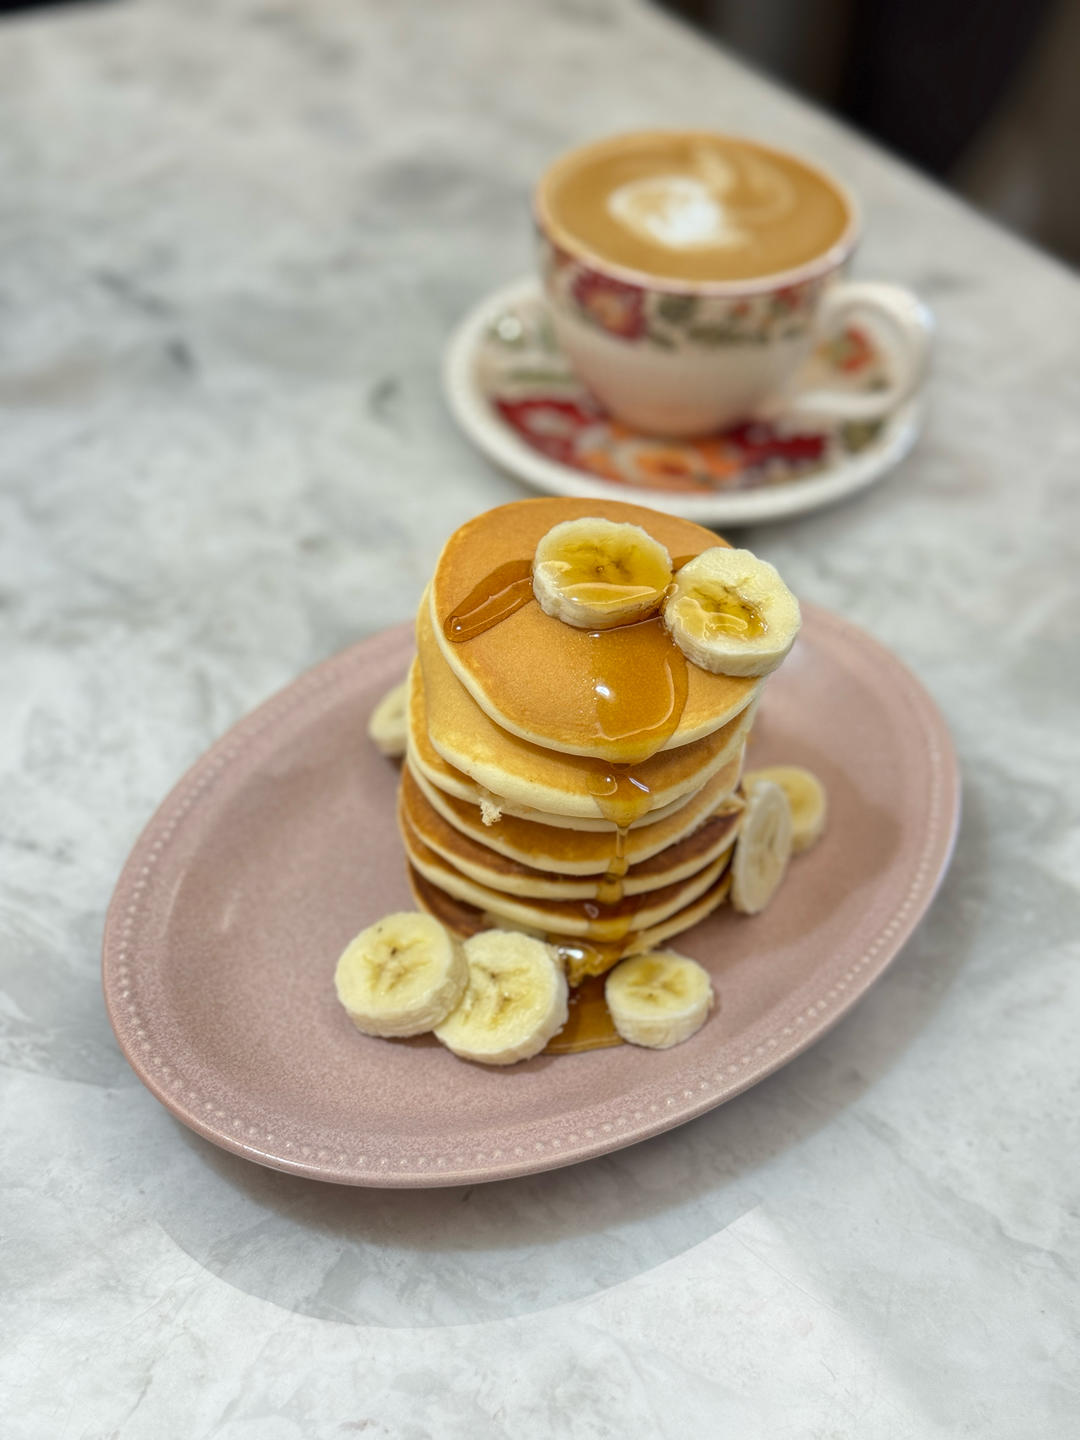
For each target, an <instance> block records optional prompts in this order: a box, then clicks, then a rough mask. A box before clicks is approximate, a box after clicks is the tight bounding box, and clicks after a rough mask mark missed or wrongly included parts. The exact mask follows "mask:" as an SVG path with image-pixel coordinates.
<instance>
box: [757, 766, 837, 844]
mask: <svg viewBox="0 0 1080 1440" xmlns="http://www.w3.org/2000/svg"><path fill="white" fill-rule="evenodd" d="M759 780H771V781H772V782H773V784H774V785H779V786H780V789H781V790H783V792H784V794H785V795H786V796H787V802H788V804H789V805H790V806H791V853H792V854H793V855H801V854H802V853H803V851H804V850H809V849H810V847H811V845H816V844H817V842H818V841H819V840H820V839H821V837H822V835H823V834H824V833H825V821H826V818H827V815H828V801H827V799H826V796H825V786H824V785H823V784H822V783H821V781H820V780H819V779H818V777H817V776H816V775H815V774H814V773H813V771H811V770H804V769H803V768H802V766H801V765H769V766H766V768H765V769H764V770H751V771H750V772H749V773H748V774H746V775H744V776H743V788H744V789H745V790H746V791H750V790H752V789H753V787H754V786H755V785H756V784H757V783H758V781H759Z"/></svg>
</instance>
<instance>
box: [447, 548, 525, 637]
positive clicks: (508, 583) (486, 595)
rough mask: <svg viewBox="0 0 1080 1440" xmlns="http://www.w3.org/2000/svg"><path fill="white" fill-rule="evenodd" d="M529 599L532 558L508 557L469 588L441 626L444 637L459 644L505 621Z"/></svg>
mask: <svg viewBox="0 0 1080 1440" xmlns="http://www.w3.org/2000/svg"><path fill="white" fill-rule="evenodd" d="M532 598H533V589H532V561H531V560H508V561H507V562H506V564H505V565H499V566H497V567H496V568H495V569H494V570H493V571H492V572H491V574H490V575H487V576H485V578H484V579H483V580H481V582H480V584H479V585H477V586H476V588H475V590H471V591H470V592H469V594H468V595H466V597H465V599H464V600H463V601H462V602H461V604H460V605H459V606H458V608H457V609H456V610H455V611H454V613H453V614H452V615H451V616H450V617H449V619H448V620H447V621H446V624H445V625H444V626H443V633H444V634H445V635H446V638H447V639H448V640H450V641H453V643H454V644H455V645H460V644H461V643H462V642H463V641H465V640H472V639H474V638H475V637H476V636H477V635H482V634H483V633H484V631H485V630H490V629H491V627H492V626H493V625H498V623H499V622H500V620H507V619H509V617H510V616H511V615H513V613H514V611H515V610H520V609H521V607H522V606H523V605H528V603H529V601H530V600H531V599H532Z"/></svg>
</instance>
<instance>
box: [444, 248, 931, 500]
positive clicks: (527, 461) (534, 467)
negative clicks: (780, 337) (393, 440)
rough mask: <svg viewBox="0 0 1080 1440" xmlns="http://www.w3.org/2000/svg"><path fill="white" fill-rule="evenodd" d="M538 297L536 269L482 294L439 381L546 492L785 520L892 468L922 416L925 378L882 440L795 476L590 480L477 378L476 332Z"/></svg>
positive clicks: (473, 437)
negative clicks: (711, 483) (755, 483)
mask: <svg viewBox="0 0 1080 1440" xmlns="http://www.w3.org/2000/svg"><path fill="white" fill-rule="evenodd" d="M532 297H535V298H540V285H539V282H538V281H537V279H536V277H535V276H522V277H520V278H519V279H517V280H513V281H511V282H509V283H508V284H506V285H503V286H500V288H499V289H498V290H494V291H491V292H489V293H488V294H487V295H485V296H484V297H483V298H482V299H481V300H479V301H478V302H477V303H476V304H475V305H474V306H473V307H472V308H471V309H470V310H469V311H468V312H467V313H466V314H465V315H464V316H463V317H462V319H461V320H459V321H458V323H457V325H456V326H455V328H454V330H453V331H452V333H451V335H450V338H449V340H448V341H447V343H446V347H445V349H444V351H443V364H442V385H443V393H444V396H445V398H446V402H447V405H448V407H449V409H450V413H451V415H452V416H453V418H454V420H455V421H456V422H457V424H458V426H459V428H460V429H461V430H462V431H463V432H464V434H465V436H466V437H467V438H468V439H469V440H470V441H471V442H472V444H473V445H474V446H475V447H476V449H477V450H479V451H480V453H481V454H482V455H483V456H485V458H486V459H487V460H489V461H490V462H491V463H492V464H493V465H494V466H495V467H496V468H497V469H499V470H501V471H503V472H504V473H505V474H508V475H510V476H511V477H512V478H513V479H515V480H518V481H520V482H521V483H523V484H526V485H531V486H532V487H533V488H534V489H538V490H541V491H543V492H544V493H545V494H548V495H562V496H571V497H573V498H575V499H584V500H616V499H622V500H625V501H627V502H628V503H629V502H632V503H634V504H639V505H648V506H651V507H652V508H653V509H654V510H664V511H666V512H667V513H668V514H670V515H679V516H681V517H682V518H683V519H684V520H695V521H697V522H698V523H699V524H702V523H709V522H712V523H714V524H726V525H753V524H758V523H767V522H769V521H772V520H789V519H793V518H794V517H796V516H798V515H805V514H807V513H809V512H811V511H814V510H820V509H823V508H824V507H825V506H828V505H832V504H835V503H836V502H838V501H840V500H843V499H846V498H847V497H848V496H850V495H855V494H858V493H859V492H860V491H861V490H865V489H867V488H869V486H871V485H874V484H876V483H877V482H878V481H879V480H882V479H884V477H885V476H886V475H887V474H888V473H889V472H890V471H891V470H894V469H895V468H896V467H897V466H898V465H899V464H900V462H901V461H902V460H904V459H905V458H906V456H907V455H908V454H909V452H910V451H911V449H912V447H913V446H914V444H915V442H916V440H917V439H918V438H919V435H920V434H921V433H922V429H923V425H924V422H925V419H926V395H925V389H926V387H925V385H924V386H923V387H922V388H921V389H920V390H919V391H918V392H917V393H916V394H915V395H913V396H912V397H911V399H909V400H907V401H905V402H904V403H903V404H902V405H899V406H898V407H897V408H896V409H895V410H893V411H892V412H891V413H890V414H889V415H888V416H886V417H885V439H884V440H883V441H882V442H881V443H880V444H877V445H874V446H872V447H870V448H869V451H866V450H864V451H861V452H860V453H859V454H858V455H855V456H852V457H851V458H850V459H849V460H847V461H845V462H844V464H842V465H840V466H838V467H836V468H834V469H832V470H830V471H827V472H826V473H825V474H824V475H816V476H812V477H809V478H807V479H805V480H799V481H797V482H795V481H792V482H789V483H787V484H784V485H777V486H764V487H762V488H760V489H756V490H737V491H729V492H724V491H717V492H716V493H715V494H684V493H680V492H678V491H669V490H650V489H647V488H646V487H644V486H637V485H616V484H615V483H614V482H612V481H605V480H603V479H601V478H597V479H591V478H590V477H589V476H587V475H585V474H584V473H582V472H580V471H578V470H575V469H573V468H572V467H571V466H568V465H562V464H560V463H559V462H558V461H557V460H552V459H550V458H549V457H548V456H546V455H541V454H539V452H538V451H536V450H533V449H531V448H530V447H529V446H528V445H526V444H525V442H524V440H522V439H521V438H520V437H519V436H518V435H516V434H515V433H514V432H513V431H512V430H511V429H510V428H509V426H507V425H505V424H504V423H502V422H501V421H500V420H498V419H496V417H495V416H494V415H493V414H492V412H491V407H490V406H489V405H488V404H487V402H486V400H485V399H484V397H483V396H482V394H481V392H480V388H479V386H478V385H477V384H476V383H475V363H476V362H475V356H476V347H477V344H478V341H479V339H480V336H481V335H482V333H483V332H484V331H485V330H486V329H487V328H488V326H489V325H490V323H491V321H492V320H493V318H494V317H495V316H496V315H497V314H498V313H499V312H500V311H501V310H503V309H505V308H506V307H507V306H509V305H512V304H514V303H520V302H521V301H523V300H525V299H528V298H532Z"/></svg>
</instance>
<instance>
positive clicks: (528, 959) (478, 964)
mask: <svg viewBox="0 0 1080 1440" xmlns="http://www.w3.org/2000/svg"><path fill="white" fill-rule="evenodd" d="M465 958H466V960H467V962H468V967H469V984H468V988H467V989H466V991H465V994H464V996H463V997H462V1000H461V1003H460V1004H459V1005H458V1007H457V1009H456V1010H454V1012H453V1013H452V1014H451V1015H449V1016H447V1018H446V1019H445V1020H444V1021H443V1023H442V1024H441V1025H439V1026H437V1027H436V1029H435V1035H436V1037H437V1038H438V1039H439V1040H441V1041H442V1043H443V1044H444V1045H445V1046H446V1048H447V1049H448V1050H452V1051H453V1052H454V1054H455V1055H460V1056H461V1058H462V1059H463V1060H477V1061H479V1062H480V1064H482V1065H513V1064H514V1062H515V1061H517V1060H528V1059H529V1057H530V1056H531V1055H537V1054H539V1052H540V1051H541V1050H543V1048H544V1046H545V1045H546V1044H547V1042H548V1041H549V1040H550V1039H551V1037H552V1036H553V1035H557V1034H558V1033H559V1031H560V1030H561V1029H562V1028H563V1026H564V1025H565V1024H566V1015H567V994H568V992H567V985H566V976H565V975H564V974H563V972H562V970H561V969H560V968H559V966H558V965H557V964H556V962H555V957H554V954H553V953H552V951H551V948H550V947H549V946H547V945H545V944H544V943H543V941H542V940H534V939H532V937H531V936H529V935H522V934H519V933H518V932H517V931H514V930H483V931H481V933H480V934H479V935H474V936H472V938H471V939H469V940H466V941H465Z"/></svg>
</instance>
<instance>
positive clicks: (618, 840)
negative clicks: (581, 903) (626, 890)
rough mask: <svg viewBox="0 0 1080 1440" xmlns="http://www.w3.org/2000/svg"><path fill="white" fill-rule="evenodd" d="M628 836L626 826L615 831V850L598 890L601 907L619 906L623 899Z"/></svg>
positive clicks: (597, 895) (618, 827) (620, 826)
mask: <svg viewBox="0 0 1080 1440" xmlns="http://www.w3.org/2000/svg"><path fill="white" fill-rule="evenodd" d="M626 835H627V830H626V827H625V826H624V825H619V826H617V827H616V830H615V850H614V853H613V854H612V856H611V859H610V860H609V861H608V868H607V872H606V874H605V875H604V878H603V880H601V881H600V884H599V885H598V886H597V888H596V898H597V900H599V901H600V904H601V905H617V904H618V903H619V901H620V900H621V899H622V898H623V877H624V876H625V874H626V871H627V868H628V867H629V863H630V862H629V861H628V860H627V858H626Z"/></svg>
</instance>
